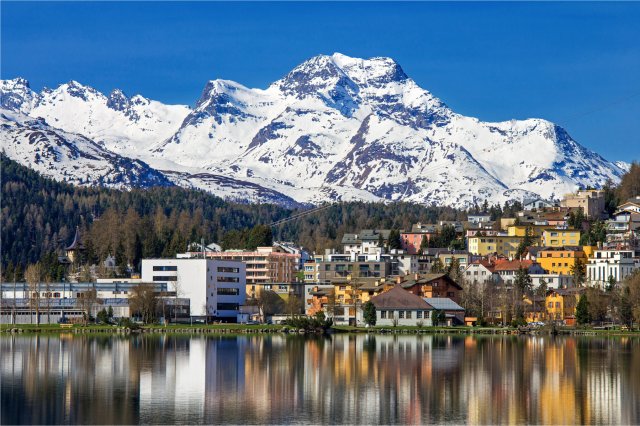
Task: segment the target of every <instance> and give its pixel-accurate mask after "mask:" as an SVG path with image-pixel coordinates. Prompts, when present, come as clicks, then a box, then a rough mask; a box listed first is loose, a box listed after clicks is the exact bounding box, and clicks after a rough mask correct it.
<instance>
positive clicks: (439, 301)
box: [422, 297, 464, 311]
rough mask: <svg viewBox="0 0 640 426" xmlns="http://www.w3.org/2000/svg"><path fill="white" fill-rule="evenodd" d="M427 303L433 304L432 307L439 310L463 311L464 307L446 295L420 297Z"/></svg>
mask: <svg viewBox="0 0 640 426" xmlns="http://www.w3.org/2000/svg"><path fill="white" fill-rule="evenodd" d="M422 299H423V300H424V301H425V302H427V303H428V304H429V305H431V306H433V309H438V310H441V311H464V308H463V307H462V306H460V305H458V304H457V303H456V302H454V301H453V300H451V299H449V298H448V297H423V298H422Z"/></svg>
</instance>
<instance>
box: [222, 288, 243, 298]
mask: <svg viewBox="0 0 640 426" xmlns="http://www.w3.org/2000/svg"><path fill="white" fill-rule="evenodd" d="M217 293H218V294H219V295H221V296H237V295H239V294H240V289H238V288H227V287H218V290H217Z"/></svg>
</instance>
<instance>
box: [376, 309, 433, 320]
mask: <svg viewBox="0 0 640 426" xmlns="http://www.w3.org/2000/svg"><path fill="white" fill-rule="evenodd" d="M413 312H415V313H416V319H422V318H429V316H430V315H431V312H430V311H386V310H382V311H380V318H382V319H387V318H389V319H392V318H394V317H395V318H399V319H411V318H412V316H413Z"/></svg>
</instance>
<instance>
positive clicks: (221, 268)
mask: <svg viewBox="0 0 640 426" xmlns="http://www.w3.org/2000/svg"><path fill="white" fill-rule="evenodd" d="M218 272H227V273H233V274H237V273H239V272H240V268H232V267H229V266H218Z"/></svg>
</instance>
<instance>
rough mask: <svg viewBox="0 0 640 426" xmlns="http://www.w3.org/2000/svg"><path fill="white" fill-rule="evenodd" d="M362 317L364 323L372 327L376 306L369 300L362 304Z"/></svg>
mask: <svg viewBox="0 0 640 426" xmlns="http://www.w3.org/2000/svg"><path fill="white" fill-rule="evenodd" d="M362 317H363V319H364V322H365V324H368V325H369V326H372V327H373V326H374V325H376V306H375V305H374V304H373V303H372V302H371V301H368V302H366V303H365V304H364V305H362Z"/></svg>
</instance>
